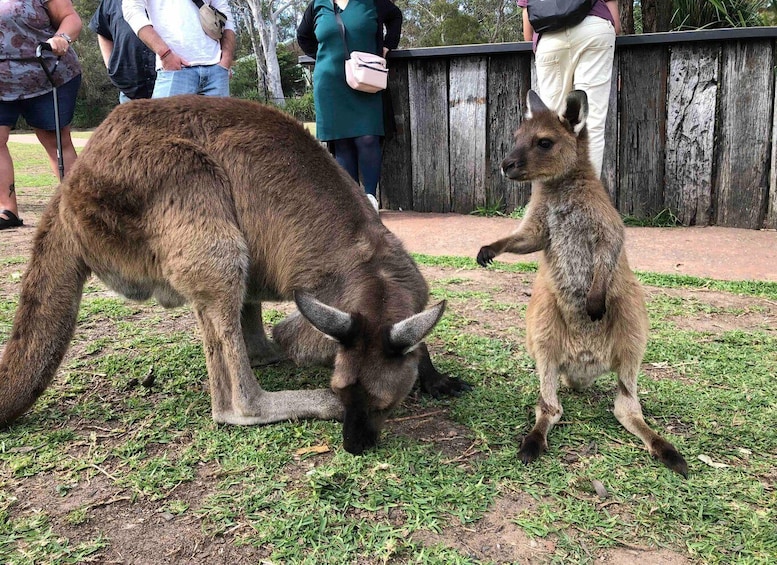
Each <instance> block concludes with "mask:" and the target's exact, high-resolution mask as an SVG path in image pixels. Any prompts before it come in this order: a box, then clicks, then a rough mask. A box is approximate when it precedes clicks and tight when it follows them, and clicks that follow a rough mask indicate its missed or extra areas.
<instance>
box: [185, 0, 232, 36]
mask: <svg viewBox="0 0 777 565" xmlns="http://www.w3.org/2000/svg"><path fill="white" fill-rule="evenodd" d="M192 2H194V4H195V5H196V6H197V10H198V11H199V13H200V25H202V31H204V32H205V34H206V35H207V36H208V37H210V38H211V39H215V40H216V41H221V36H222V35H224V26H225V25H227V16H226V15H225V14H224V13H223V12H221V11H219V10H217V9H216V8H214V7H213V6H211V5H210V4H208V3H206V2H203V1H202V0H192Z"/></svg>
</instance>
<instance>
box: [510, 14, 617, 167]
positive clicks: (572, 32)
mask: <svg viewBox="0 0 777 565" xmlns="http://www.w3.org/2000/svg"><path fill="white" fill-rule="evenodd" d="M528 3H529V0H518V6H520V7H521V8H523V38H524V39H525V40H526V41H533V42H534V59H535V63H536V68H537V88H538V90H539V94H540V97H541V98H542V101H543V102H544V103H545V104H547V106H548V107H549V108H551V109H553V110H555V111H559V110H561V105H562V104H563V103H564V100H565V99H566V96H567V94H569V93H570V92H571V91H572V90H575V89H577V90H584V91H585V93H586V95H587V96H588V138H589V150H590V153H591V162H592V163H593V165H594V171H595V172H596V174H597V175H601V172H602V160H603V159H604V124H605V121H606V119H607V107H608V105H609V103H610V81H611V80H612V62H613V58H614V57H615V36H616V35H618V34H620V32H621V22H620V15H619V14H618V2H617V0H594V2H593V6H592V7H591V10H590V12H589V13H588V16H586V18H585V19H584V20H583V21H582V22H580V23H579V24H577V25H575V26H573V27H570V28H566V29H561V30H555V31H550V32H545V33H542V34H537V33H535V31H534V29H533V28H532V25H531V22H530V21H529V10H528V9H527V5H528Z"/></svg>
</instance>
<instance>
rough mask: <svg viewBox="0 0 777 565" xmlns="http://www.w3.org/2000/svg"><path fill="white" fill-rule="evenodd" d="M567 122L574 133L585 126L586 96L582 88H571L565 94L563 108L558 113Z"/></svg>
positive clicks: (577, 132)
mask: <svg viewBox="0 0 777 565" xmlns="http://www.w3.org/2000/svg"><path fill="white" fill-rule="evenodd" d="M559 116H561V117H562V118H564V119H565V120H566V121H568V122H569V125H571V126H572V129H573V130H574V132H575V135H577V134H579V133H580V132H581V131H582V130H583V128H584V127H585V123H586V120H587V119H588V96H586V94H585V92H583V91H582V90H573V91H572V92H570V93H569V94H568V95H567V99H566V103H565V105H564V109H563V110H562V111H561V113H560V114H559Z"/></svg>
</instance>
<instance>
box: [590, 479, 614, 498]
mask: <svg viewBox="0 0 777 565" xmlns="http://www.w3.org/2000/svg"><path fill="white" fill-rule="evenodd" d="M591 484H592V485H593V487H594V490H595V491H596V494H597V495H598V496H599V498H601V499H605V498H607V497H608V496H610V493H609V492H607V489H606V488H604V485H603V484H602V482H601V481H597V480H596V479H594V480H592V481H591Z"/></svg>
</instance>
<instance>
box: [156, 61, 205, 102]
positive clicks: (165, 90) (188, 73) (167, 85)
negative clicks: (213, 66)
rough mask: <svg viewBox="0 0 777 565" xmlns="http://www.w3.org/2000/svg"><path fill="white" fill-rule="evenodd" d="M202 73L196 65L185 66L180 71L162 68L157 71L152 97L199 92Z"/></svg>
mask: <svg viewBox="0 0 777 565" xmlns="http://www.w3.org/2000/svg"><path fill="white" fill-rule="evenodd" d="M199 84H200V75H199V73H198V72H197V69H196V68H195V67H184V68H182V69H181V70H180V71H165V70H160V71H157V73H156V82H155V83H154V94H153V95H152V96H151V97H152V98H167V97H168V96H175V95H177V94H197V93H198V92H199Z"/></svg>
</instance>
